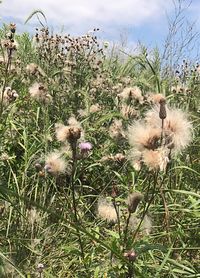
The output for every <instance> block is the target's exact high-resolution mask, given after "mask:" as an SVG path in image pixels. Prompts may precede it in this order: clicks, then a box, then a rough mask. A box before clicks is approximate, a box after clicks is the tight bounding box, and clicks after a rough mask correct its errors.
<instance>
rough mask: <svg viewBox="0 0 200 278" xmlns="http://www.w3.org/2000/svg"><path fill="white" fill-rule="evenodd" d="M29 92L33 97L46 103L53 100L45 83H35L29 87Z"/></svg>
mask: <svg viewBox="0 0 200 278" xmlns="http://www.w3.org/2000/svg"><path fill="white" fill-rule="evenodd" d="M29 93H30V96H31V98H33V99H35V100H37V101H41V102H44V103H46V104H48V103H50V102H51V101H52V97H51V95H50V94H49V93H48V91H47V89H46V87H45V86H44V85H43V84H39V83H34V84H33V85H32V86H31V87H30V88H29Z"/></svg>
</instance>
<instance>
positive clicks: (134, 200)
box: [128, 192, 143, 213]
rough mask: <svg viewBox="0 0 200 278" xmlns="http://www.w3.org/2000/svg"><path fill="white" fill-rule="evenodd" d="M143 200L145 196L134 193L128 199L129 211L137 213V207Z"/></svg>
mask: <svg viewBox="0 0 200 278" xmlns="http://www.w3.org/2000/svg"><path fill="white" fill-rule="evenodd" d="M142 199H143V195H142V194H141V193H139V192H134V193H132V194H130V195H129V197H128V211H129V212H130V213H133V212H135V211H136V209H137V206H138V205H139V203H140V201H141V200H142Z"/></svg>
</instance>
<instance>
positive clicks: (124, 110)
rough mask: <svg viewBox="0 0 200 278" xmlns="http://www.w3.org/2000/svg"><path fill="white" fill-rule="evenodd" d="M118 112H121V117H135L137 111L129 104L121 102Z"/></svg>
mask: <svg viewBox="0 0 200 278" xmlns="http://www.w3.org/2000/svg"><path fill="white" fill-rule="evenodd" d="M120 113H121V114H122V116H123V117H125V118H127V119H128V118H129V117H136V116H137V111H136V110H135V109H134V108H133V107H132V106H131V105H127V104H124V103H123V104H122V106H121V108H120Z"/></svg>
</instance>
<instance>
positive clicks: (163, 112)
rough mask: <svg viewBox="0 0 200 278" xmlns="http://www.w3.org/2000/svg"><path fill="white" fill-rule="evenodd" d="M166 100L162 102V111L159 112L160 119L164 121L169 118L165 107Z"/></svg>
mask: <svg viewBox="0 0 200 278" xmlns="http://www.w3.org/2000/svg"><path fill="white" fill-rule="evenodd" d="M165 104H166V102H165V99H161V100H160V111H159V117H160V119H162V120H164V119H165V118H166V117H167V112H166V107H165Z"/></svg>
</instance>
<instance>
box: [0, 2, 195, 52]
mask: <svg viewBox="0 0 200 278" xmlns="http://www.w3.org/2000/svg"><path fill="white" fill-rule="evenodd" d="M174 1H178V0H174ZM182 2H183V6H187V3H189V2H190V0H182ZM36 9H40V10H42V11H43V12H44V13H45V15H46V17H47V20H48V25H49V26H50V28H52V29H53V30H55V31H59V30H61V29H62V28H64V30H65V32H66V33H70V34H72V35H82V34H85V33H86V32H87V31H89V30H91V29H93V28H95V27H96V28H100V32H99V37H100V39H102V40H106V41H114V42H117V41H119V40H120V38H122V40H124V41H127V42H128V45H129V46H130V47H133V48H134V47H135V45H136V44H137V42H138V41H141V42H142V43H144V44H146V45H147V46H148V47H154V46H159V47H162V44H163V42H164V39H165V37H166V34H167V29H168V27H167V26H168V25H167V16H166V15H168V16H169V17H173V14H174V5H173V1H172V0H110V1H109V0H27V1H25V0H3V1H2V4H0V17H1V23H3V22H6V23H9V22H15V23H17V30H18V32H22V31H29V32H30V31H33V32H34V27H36V26H38V21H37V19H36V17H35V18H34V19H31V20H30V21H29V22H28V23H27V24H26V25H24V22H25V20H26V19H27V17H28V16H29V15H30V14H31V12H33V11H34V10H36ZM199 13H200V0H193V1H192V4H191V5H190V7H189V8H188V9H187V10H186V11H185V16H186V18H187V19H188V20H189V21H196V28H197V29H198V27H200V23H199V21H198V16H199Z"/></svg>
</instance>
